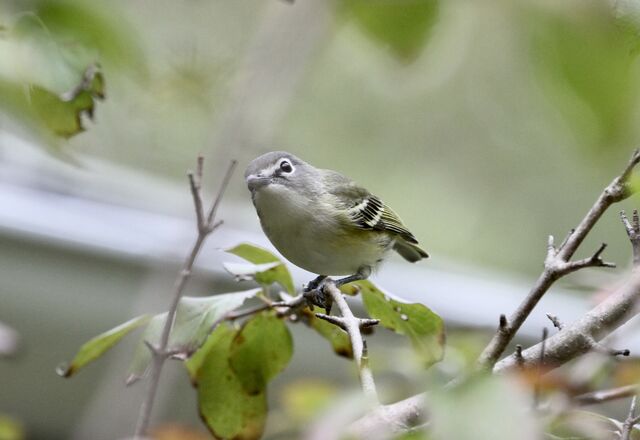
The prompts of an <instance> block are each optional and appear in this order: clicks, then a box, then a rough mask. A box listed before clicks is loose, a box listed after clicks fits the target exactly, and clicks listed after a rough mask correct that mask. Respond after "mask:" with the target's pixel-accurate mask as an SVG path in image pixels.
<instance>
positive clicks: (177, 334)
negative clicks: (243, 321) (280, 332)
mask: <svg viewBox="0 0 640 440" xmlns="http://www.w3.org/2000/svg"><path fill="white" fill-rule="evenodd" d="M259 292H260V289H250V290H245V291H242V292H233V293H225V294H221V295H213V296H206V297H190V296H185V297H182V298H181V299H180V302H179V303H178V308H177V309H176V318H175V321H174V323H173V328H172V329H171V335H170V336H169V345H168V347H167V349H168V350H170V351H175V352H177V355H179V356H182V357H187V356H189V355H190V354H192V353H193V352H194V351H195V350H196V349H197V348H198V347H200V345H202V344H203V343H204V342H205V339H206V338H207V336H208V335H209V333H210V332H211V328H212V327H213V326H214V325H215V324H217V323H218V322H219V321H220V319H222V318H223V317H224V315H225V314H226V313H228V312H230V311H232V310H235V309H237V308H238V307H240V306H242V304H244V302H245V301H246V300H247V299H249V298H253V297H254V296H256V295H257V294H258V293H259ZM166 316H167V314H166V313H162V314H160V315H156V316H155V317H154V318H153V320H152V321H151V322H150V323H149V325H148V326H147V329H146V330H145V332H144V334H143V335H142V338H141V340H140V343H139V344H138V347H137V349H136V352H135V354H134V357H133V361H132V363H131V366H130V367H129V375H128V378H127V384H132V383H134V382H135V381H137V380H138V379H140V378H141V377H143V376H144V374H145V372H146V371H147V368H148V367H149V364H150V362H151V352H150V351H149V348H148V347H147V346H146V344H145V343H144V341H148V342H150V343H152V344H154V345H158V344H159V342H160V337H161V335H162V330H163V328H164V323H165V320H166Z"/></svg>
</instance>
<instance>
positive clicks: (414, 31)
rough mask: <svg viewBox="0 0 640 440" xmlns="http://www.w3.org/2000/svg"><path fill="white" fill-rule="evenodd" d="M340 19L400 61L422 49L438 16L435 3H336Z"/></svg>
mask: <svg viewBox="0 0 640 440" xmlns="http://www.w3.org/2000/svg"><path fill="white" fill-rule="evenodd" d="M337 5H338V8H339V10H340V12H341V13H342V15H343V16H344V17H345V18H346V19H348V20H351V21H353V22H355V23H356V24H357V26H358V27H359V28H360V29H362V30H363V32H364V33H365V34H366V35H367V36H369V37H370V38H372V39H373V40H374V41H375V42H376V43H378V44H380V45H382V46H384V47H388V48H389V49H390V50H391V52H392V53H393V54H394V55H395V56H396V57H398V58H400V59H401V60H404V61H410V60H413V59H414V58H415V57H416V56H418V55H419V54H420V52H421V51H422V48H423V47H424V45H425V43H426V41H427V37H428V35H429V32H430V30H431V28H432V27H433V25H434V23H435V21H436V18H437V13H438V0H392V1H389V0H339V1H338V2H337Z"/></svg>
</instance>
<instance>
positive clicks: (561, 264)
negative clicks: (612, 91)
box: [478, 150, 640, 369]
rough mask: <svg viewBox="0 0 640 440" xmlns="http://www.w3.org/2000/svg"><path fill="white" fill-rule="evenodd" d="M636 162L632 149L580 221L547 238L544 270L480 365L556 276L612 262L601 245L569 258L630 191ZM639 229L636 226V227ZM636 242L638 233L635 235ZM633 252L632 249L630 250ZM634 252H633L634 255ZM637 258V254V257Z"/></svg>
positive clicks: (638, 155) (495, 353)
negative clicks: (579, 257) (558, 239)
mask: <svg viewBox="0 0 640 440" xmlns="http://www.w3.org/2000/svg"><path fill="white" fill-rule="evenodd" d="M638 162H640V151H639V150H635V151H634V152H633V155H632V156H631V159H630V160H629V162H628V163H627V165H626V166H625V168H624V169H623V170H622V173H621V174H620V175H619V176H618V177H616V178H615V179H613V181H612V182H611V183H610V184H609V185H608V186H607V187H606V188H605V189H604V191H602V193H601V194H600V196H599V197H598V199H597V200H596V202H595V204H594V205H593V206H592V207H591V209H590V210H589V212H587V214H586V215H585V217H584V218H583V219H582V221H581V222H580V224H578V226H577V227H576V228H575V229H574V230H571V231H570V232H569V234H568V235H567V237H566V238H565V240H564V241H563V242H562V244H561V245H560V246H559V247H557V248H556V246H555V244H554V239H553V237H549V241H548V244H547V257H546V259H545V264H544V270H543V272H542V274H540V276H539V277H538V280H537V281H536V282H535V284H534V286H533V288H532V289H531V290H530V291H529V294H528V295H527V296H526V297H525V299H524V300H523V301H522V303H521V304H520V305H519V306H518V308H517V309H516V310H515V311H514V312H513V314H512V315H511V316H510V317H509V319H508V325H506V326H502V325H501V326H500V328H499V329H498V330H497V331H496V333H495V334H494V336H493V338H492V339H491V341H490V342H489V344H488V345H487V347H486V348H485V349H484V351H483V352H482V354H481V355H480V357H479V359H478V364H479V366H480V367H481V368H484V369H491V368H492V367H493V365H494V364H495V363H496V362H497V361H498V359H499V358H500V356H501V355H502V353H504V350H505V349H506V348H507V345H508V344H509V343H510V342H511V341H512V340H513V337H514V336H515V335H516V333H517V331H518V330H519V329H520V327H521V326H522V324H523V323H524V321H525V320H526V319H527V317H528V316H529V315H530V314H531V312H532V311H533V309H534V307H535V306H536V305H537V304H538V302H539V301H540V299H541V298H542V296H543V295H544V294H545V293H546V292H547V291H548V290H549V288H550V287H551V286H552V285H553V283H554V282H555V281H556V280H558V279H559V278H561V277H563V276H565V275H567V274H569V273H571V272H574V271H576V270H579V269H582V268H585V267H612V266H613V263H607V262H605V261H603V260H602V258H601V254H602V252H603V251H604V248H605V246H606V245H605V244H603V245H602V246H600V248H599V249H598V250H597V251H596V252H595V253H594V254H593V255H592V256H591V257H589V258H585V259H582V260H577V261H571V257H573V254H574V253H575V251H576V250H577V249H578V246H580V244H581V243H582V242H583V241H584V239H585V238H586V236H587V234H588V233H589V232H590V231H591V229H592V228H593V226H594V225H595V224H596V223H597V222H598V220H599V219H600V217H601V216H602V214H603V213H604V212H605V211H606V210H607V209H608V208H609V207H610V206H611V205H612V204H614V203H616V202H619V201H621V200H624V199H626V198H627V197H629V196H630V195H631V193H632V188H631V187H630V186H629V185H628V182H629V177H630V176H631V172H632V171H633V168H634V167H635V166H636V165H637V164H638ZM639 230H640V228H639ZM638 241H639V242H640V236H639V238H638ZM634 252H635V251H634ZM635 256H636V254H635V253H634V258H635ZM639 258H640V257H639Z"/></svg>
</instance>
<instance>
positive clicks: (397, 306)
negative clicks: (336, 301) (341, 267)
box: [357, 281, 444, 367]
mask: <svg viewBox="0 0 640 440" xmlns="http://www.w3.org/2000/svg"><path fill="white" fill-rule="evenodd" d="M357 284H358V286H359V287H360V289H361V294H362V301H363V303H364V307H365V309H366V310H367V313H368V314H369V316H371V317H372V318H375V319H379V320H380V325H382V326H383V327H386V328H388V329H389V330H393V331H394V332H396V333H398V334H401V335H406V336H407V337H408V338H409V339H410V340H411V345H412V346H413V348H414V350H415V351H416V352H417V353H418V355H419V356H420V357H421V359H422V361H423V363H424V365H425V366H427V367H428V366H430V365H432V364H434V363H436V362H438V361H440V360H441V359H442V356H443V355H444V323H443V321H442V318H440V316H438V315H437V314H435V313H434V312H432V311H431V310H430V309H429V308H428V307H427V306H425V305H424V304H419V303H413V304H410V303H405V302H402V301H400V300H399V299H392V298H390V297H389V296H388V295H387V294H385V293H383V292H382V291H381V290H380V289H378V288H377V287H376V286H374V285H373V283H371V282H370V281H358V282H357Z"/></svg>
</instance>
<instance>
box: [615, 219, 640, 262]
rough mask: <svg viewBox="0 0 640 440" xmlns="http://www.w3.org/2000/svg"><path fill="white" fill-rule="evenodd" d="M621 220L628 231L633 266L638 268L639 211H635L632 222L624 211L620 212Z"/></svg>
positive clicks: (639, 253) (639, 254)
mask: <svg viewBox="0 0 640 440" xmlns="http://www.w3.org/2000/svg"><path fill="white" fill-rule="evenodd" d="M620 218H621V219H622V224H623V225H624V229H625V230H626V231H627V235H628V236H629V241H630V242H631V249H632V251H633V265H634V266H638V265H640V216H639V215H638V210H637V209H634V210H633V217H632V220H631V222H629V219H628V218H627V215H626V214H625V212H624V211H620Z"/></svg>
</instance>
